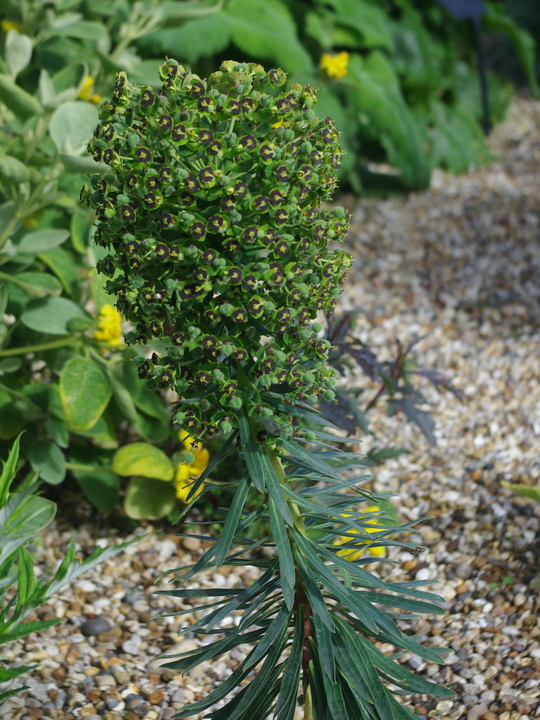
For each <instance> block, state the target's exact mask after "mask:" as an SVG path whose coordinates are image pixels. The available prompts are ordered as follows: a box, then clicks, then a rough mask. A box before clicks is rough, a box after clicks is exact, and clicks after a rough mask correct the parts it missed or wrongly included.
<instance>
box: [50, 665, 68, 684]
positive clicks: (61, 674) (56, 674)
mask: <svg viewBox="0 0 540 720" xmlns="http://www.w3.org/2000/svg"><path fill="white" fill-rule="evenodd" d="M52 676H53V678H54V679H55V680H58V681H60V680H63V679H64V678H65V677H66V668H65V667H59V668H56V670H53V673H52Z"/></svg>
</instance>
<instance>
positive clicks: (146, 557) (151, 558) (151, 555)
mask: <svg viewBox="0 0 540 720" xmlns="http://www.w3.org/2000/svg"><path fill="white" fill-rule="evenodd" d="M141 561H142V563H143V565H145V566H146V567H147V568H155V567H157V566H158V565H159V556H158V554H157V552H156V551H155V550H148V551H147V552H144V553H143V554H142V555H141Z"/></svg>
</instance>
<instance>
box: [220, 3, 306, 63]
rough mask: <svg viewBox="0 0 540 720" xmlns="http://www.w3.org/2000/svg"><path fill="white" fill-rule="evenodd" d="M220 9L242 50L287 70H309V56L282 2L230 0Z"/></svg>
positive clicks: (235, 41) (236, 43)
mask: <svg viewBox="0 0 540 720" xmlns="http://www.w3.org/2000/svg"><path fill="white" fill-rule="evenodd" d="M224 12H225V13H226V15H227V18H228V19H229V21H230V23H231V25H232V40H233V42H234V44H235V45H236V46H237V47H238V48H240V50H242V52H244V53H247V54H248V55H250V56H252V57H257V58H265V59H269V60H272V61H274V62H276V63H279V65H280V66H281V67H283V69H284V70H285V71H287V72H295V73H299V72H305V71H310V70H312V68H313V64H312V61H311V57H310V55H309V53H308V52H307V50H305V48H304V47H303V45H302V44H301V42H300V40H299V39H298V36H297V30H296V25H295V23H294V20H293V18H292V16H291V14H290V12H289V10H288V9H287V7H285V5H284V4H283V3H282V2H279V1H278V0H230V2H229V3H227V6H226V8H225V10H224Z"/></svg>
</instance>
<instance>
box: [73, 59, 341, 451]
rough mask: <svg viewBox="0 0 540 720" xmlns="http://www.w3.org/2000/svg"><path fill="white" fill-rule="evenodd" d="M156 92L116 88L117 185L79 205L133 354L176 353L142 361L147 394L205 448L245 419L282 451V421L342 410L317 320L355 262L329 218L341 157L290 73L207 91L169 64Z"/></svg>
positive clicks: (235, 66) (327, 126)
mask: <svg viewBox="0 0 540 720" xmlns="http://www.w3.org/2000/svg"><path fill="white" fill-rule="evenodd" d="M160 75H161V78H162V80H163V86H162V89H161V92H160V93H157V92H156V91H154V90H152V89H151V88H149V87H146V86H139V85H136V84H132V83H130V82H129V80H128V79H127V76H126V74H125V73H123V72H121V73H119V74H118V79H117V84H116V87H115V89H114V94H113V100H112V102H111V103H106V104H104V105H103V106H102V108H101V111H100V118H101V124H100V125H99V126H98V128H97V130H96V132H95V134H94V138H93V140H92V141H91V143H90V150H91V152H92V153H93V155H94V158H95V160H96V161H98V162H101V163H106V164H108V165H109V167H110V172H109V173H108V174H105V175H104V176H103V175H98V174H96V175H93V176H92V178H91V181H90V187H87V188H85V189H84V191H83V198H84V199H86V200H87V202H88V203H89V204H90V205H91V206H92V207H94V208H96V210H97V217H98V229H97V233H96V241H97V242H98V243H99V244H100V245H102V246H104V247H106V248H107V249H108V250H109V251H110V254H109V255H108V256H107V257H105V258H104V259H103V260H101V261H100V264H99V266H98V268H99V270H100V271H101V272H102V273H104V274H106V275H108V276H109V277H110V278H111V279H110V280H109V281H108V283H107V290H108V292H110V293H112V294H115V295H116V296H117V305H118V309H119V310H121V312H122V313H123V314H124V315H125V317H126V318H127V319H128V320H129V321H131V322H132V323H133V325H134V328H135V329H134V330H133V332H131V333H129V335H128V337H127V341H128V342H131V343H148V342H149V341H151V340H154V339H159V340H162V341H163V340H164V341H166V342H165V344H164V347H166V351H165V353H164V354H163V355H162V357H158V356H157V355H156V354H154V355H153V356H152V358H151V359H145V358H142V357H141V358H139V359H138V360H137V361H136V362H138V372H139V376H140V377H142V378H146V384H147V387H148V388H149V389H152V388H160V389H164V388H174V389H175V390H176V391H177V393H178V395H179V396H180V398H181V400H180V401H179V412H178V413H177V415H176V418H175V419H176V421H177V422H178V423H179V424H181V425H182V427H184V428H185V429H187V430H189V432H190V433H191V434H192V435H193V436H194V437H196V438H200V437H202V436H204V435H207V436H208V435H212V434H215V433H217V432H219V431H220V430H221V431H224V432H227V431H229V430H230V429H232V428H233V427H234V426H236V425H237V419H236V416H237V411H238V410H239V409H240V407H244V408H245V410H246V411H247V413H248V415H250V416H256V417H258V418H259V420H260V421H261V424H262V425H263V427H264V428H265V429H266V430H267V431H268V432H270V433H271V434H272V435H275V436H288V435H291V434H292V433H293V427H292V425H291V424H290V418H289V417H288V415H287V414H286V413H283V412H278V411H277V410H276V407H275V406H276V399H277V394H279V396H280V398H281V399H283V398H285V399H286V400H287V401H288V402H289V403H291V404H293V403H295V402H298V401H304V402H305V401H307V402H315V401H316V400H317V399H318V398H319V397H320V396H324V397H325V398H326V399H331V397H333V392H332V391H331V390H329V389H328V386H330V385H332V384H333V376H334V375H335V371H334V370H333V369H330V368H329V367H328V366H327V365H326V359H327V353H328V349H329V347H330V344H329V342H328V341H326V340H323V339H320V338H318V337H317V333H316V331H317V330H320V325H319V324H318V323H316V322H315V320H316V318H317V313H318V312H320V311H325V312H328V311H330V310H332V309H333V307H334V306H335V303H336V298H337V296H338V295H339V292H340V283H341V282H342V280H343V278H344V274H345V271H346V269H347V268H348V267H349V266H350V263H351V258H350V256H349V255H348V254H347V253H346V252H345V251H343V250H329V249H328V247H327V245H328V243H329V241H331V240H332V241H339V240H341V239H342V237H343V235H344V233H345V231H346V229H347V226H348V218H347V214H346V212H345V211H344V210H343V208H339V207H337V208H334V209H332V210H325V209H323V208H322V207H321V203H322V202H323V201H325V200H327V199H329V198H330V196H331V194H332V192H333V190H334V188H335V186H336V170H337V168H339V165H340V162H341V157H342V153H341V150H340V147H339V134H338V132H337V131H336V128H335V125H334V122H333V120H332V119H331V118H326V119H325V120H319V119H318V118H317V117H316V116H315V114H314V112H313V109H312V108H313V106H314V105H315V102H316V92H315V91H314V90H313V88H311V87H309V86H306V87H302V86H301V85H298V84H293V85H291V87H290V88H289V89H288V90H287V91H282V90H281V91H280V90H279V88H280V87H282V86H283V85H284V83H285V79H286V76H285V74H284V73H283V72H282V71H281V70H270V71H269V72H268V73H266V72H265V71H264V70H263V68H262V67H261V66H260V65H254V64H245V63H235V62H225V63H223V64H222V66H221V70H220V71H219V72H216V73H214V74H212V75H211V76H210V77H209V78H208V80H201V79H200V78H199V77H198V76H197V75H194V74H192V73H190V72H187V71H186V70H185V69H184V68H183V67H182V66H181V65H179V64H178V63H177V62H176V61H174V60H167V61H166V62H165V63H163V65H162V66H161V68H160Z"/></svg>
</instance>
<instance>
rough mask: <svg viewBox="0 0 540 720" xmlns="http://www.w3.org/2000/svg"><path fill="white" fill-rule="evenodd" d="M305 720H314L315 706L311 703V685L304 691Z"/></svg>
mask: <svg viewBox="0 0 540 720" xmlns="http://www.w3.org/2000/svg"><path fill="white" fill-rule="evenodd" d="M304 720H313V706H312V704H311V687H310V686H309V685H308V686H307V688H306V691H305V693H304Z"/></svg>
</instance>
